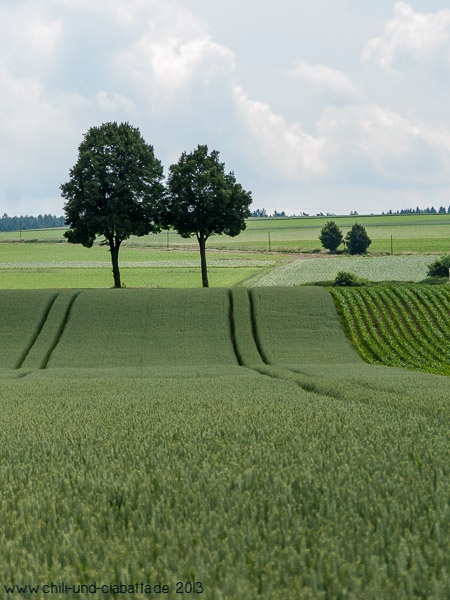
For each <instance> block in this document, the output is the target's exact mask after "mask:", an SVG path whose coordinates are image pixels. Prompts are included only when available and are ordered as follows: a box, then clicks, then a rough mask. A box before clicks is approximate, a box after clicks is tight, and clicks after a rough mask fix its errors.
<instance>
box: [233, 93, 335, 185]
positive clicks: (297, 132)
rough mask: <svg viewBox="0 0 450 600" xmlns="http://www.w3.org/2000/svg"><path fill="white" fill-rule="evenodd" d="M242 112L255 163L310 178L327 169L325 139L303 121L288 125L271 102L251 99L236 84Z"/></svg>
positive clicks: (280, 173) (299, 178)
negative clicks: (305, 128)
mask: <svg viewBox="0 0 450 600" xmlns="http://www.w3.org/2000/svg"><path fill="white" fill-rule="evenodd" d="M234 91H235V100H236V106H237V110H238V114H239V115H240V118H241V119H242V123H243V125H244V127H245V130H246V131H247V134H248V135H249V136H250V140H248V141H247V147H248V148H249V150H250V149H253V150H250V151H251V152H252V154H253V157H254V160H255V164H260V160H261V159H263V161H264V163H263V164H262V165H260V168H261V170H262V171H263V172H264V171H266V169H267V168H270V169H271V170H272V172H273V173H274V174H275V173H276V174H277V176H278V177H287V178H288V179H290V180H294V181H308V180H311V179H313V178H315V177H317V176H319V175H320V174H323V173H324V171H325V165H324V163H323V162H322V159H321V152H322V146H323V141H322V140H321V139H316V138H314V137H313V136H311V135H308V134H307V133H305V132H303V131H302V129H301V127H300V125H298V124H293V125H288V124H287V123H286V121H285V119H284V118H283V117H282V116H281V115H277V114H275V113H274V112H273V111H272V109H271V108H270V106H269V105H268V104H265V103H263V102H258V101H255V100H250V99H249V98H248V96H247V94H246V93H245V91H244V90H243V89H242V88H241V87H239V86H235V88H234Z"/></svg>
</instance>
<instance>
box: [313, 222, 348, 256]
mask: <svg viewBox="0 0 450 600" xmlns="http://www.w3.org/2000/svg"><path fill="white" fill-rule="evenodd" d="M319 240H320V242H321V244H322V246H323V247H324V248H326V249H327V250H329V251H330V252H336V250H337V249H338V246H340V245H341V244H342V242H343V241H344V237H343V235H342V231H341V230H340V229H339V227H338V226H337V225H336V223H335V222H334V221H328V223H326V224H325V225H324V226H323V227H322V229H321V231H320V235H319Z"/></svg>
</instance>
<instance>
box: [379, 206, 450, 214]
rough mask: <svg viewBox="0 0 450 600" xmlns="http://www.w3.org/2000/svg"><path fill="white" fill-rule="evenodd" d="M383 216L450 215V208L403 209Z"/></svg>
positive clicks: (391, 211) (390, 211)
mask: <svg viewBox="0 0 450 600" xmlns="http://www.w3.org/2000/svg"><path fill="white" fill-rule="evenodd" d="M381 214H382V215H450V206H449V207H448V208H447V209H446V208H445V206H441V207H440V208H439V209H438V210H436V209H435V208H434V206H432V207H431V208H419V207H418V206H417V207H416V208H402V210H397V211H395V212H394V211H393V210H388V211H387V212H386V213H384V212H383V213H381Z"/></svg>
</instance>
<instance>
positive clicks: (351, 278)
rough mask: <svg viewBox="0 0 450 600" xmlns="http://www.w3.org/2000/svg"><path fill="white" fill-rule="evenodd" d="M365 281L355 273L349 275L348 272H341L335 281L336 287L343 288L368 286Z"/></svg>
mask: <svg viewBox="0 0 450 600" xmlns="http://www.w3.org/2000/svg"><path fill="white" fill-rule="evenodd" d="M366 283H367V281H366V280H365V279H361V278H360V277H357V276H356V275H355V274H354V273H347V271H339V273H338V274H337V275H336V278H335V280H334V285H337V286H341V287H350V286H353V287H355V286H359V285H364V284H366Z"/></svg>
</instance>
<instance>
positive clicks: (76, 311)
mask: <svg viewBox="0 0 450 600" xmlns="http://www.w3.org/2000/svg"><path fill="white" fill-rule="evenodd" d="M0 312H1V314H2V315H3V318H2V319H1V321H0V377H1V383H2V385H1V387H0V420H1V425H2V429H3V431H4V432H6V434H5V435H4V436H2V438H1V440H0V460H1V465H2V468H1V469H0V502H1V512H0V530H1V532H2V544H0V561H1V564H2V568H3V575H2V582H1V584H2V586H3V585H8V586H11V585H13V584H18V585H26V584H31V585H41V586H42V585H44V584H49V583H50V582H51V581H58V582H61V581H65V582H66V583H67V584H69V585H76V584H83V583H84V584H89V583H92V582H93V581H95V582H97V583H98V584H115V583H119V582H126V583H128V584H134V583H135V582H147V583H150V582H152V583H153V584H154V583H157V582H159V581H161V582H162V583H164V584H167V585H169V586H170V594H169V595H168V597H174V598H175V597H177V595H176V593H175V590H176V586H177V582H183V583H185V582H188V581H191V582H192V581H195V582H201V586H202V588H203V590H204V592H203V594H202V597H204V598H208V599H212V600H242V598H245V599H246V600H256V599H257V598H262V599H267V600H269V599H273V598H280V599H281V598H283V599H284V598H289V599H290V598H301V599H303V598H305V599H311V600H312V599H316V598H322V599H324V600H326V599H327V598H350V599H355V600H359V599H361V598H377V599H378V598H383V599H387V600H390V599H392V600H394V599H395V600H402V599H409V598H414V597H418V598H427V600H428V599H431V600H433V599H435V600H440V599H441V598H448V597H449V596H450V577H449V574H450V555H449V553H448V535H449V533H450V531H449V526H450V521H449V509H450V505H449V497H450V487H449V485H450V484H449V482H450V477H449V475H450V473H449V462H448V423H449V418H450V413H449V411H450V404H449V395H448V380H447V378H445V377H440V376H433V375H427V374H423V373H416V372H412V371H406V370H401V369H396V368H388V367H383V366H374V365H367V364H365V363H364V362H363V361H362V360H361V358H360V357H359V356H358V355H357V354H356V352H355V351H354V350H353V349H352V346H351V345H350V342H349V341H348V340H347V338H346V337H345V335H344V333H343V331H342V329H341V328H340V325H339V320H338V315H337V312H336V310H335V309H334V305H333V301H332V298H331V296H330V295H329V293H328V292H327V291H326V290H325V289H323V288H257V289H252V290H246V289H244V288H234V289H232V290H227V289H221V290H211V289H210V290H71V291H62V292H58V293H56V292H52V291H49V290H46V291H44V290H37V291H31V290H29V291H14V290H6V291H0ZM78 595H79V597H83V598H88V597H90V596H89V595H88V594H87V593H86V594H84V595H82V594H78ZM135 596H136V597H137V594H133V597H135ZM29 597H32V595H31V594H29ZM109 597H117V598H119V597H122V596H119V594H111V595H110V596H109ZM128 597H131V594H128Z"/></svg>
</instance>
